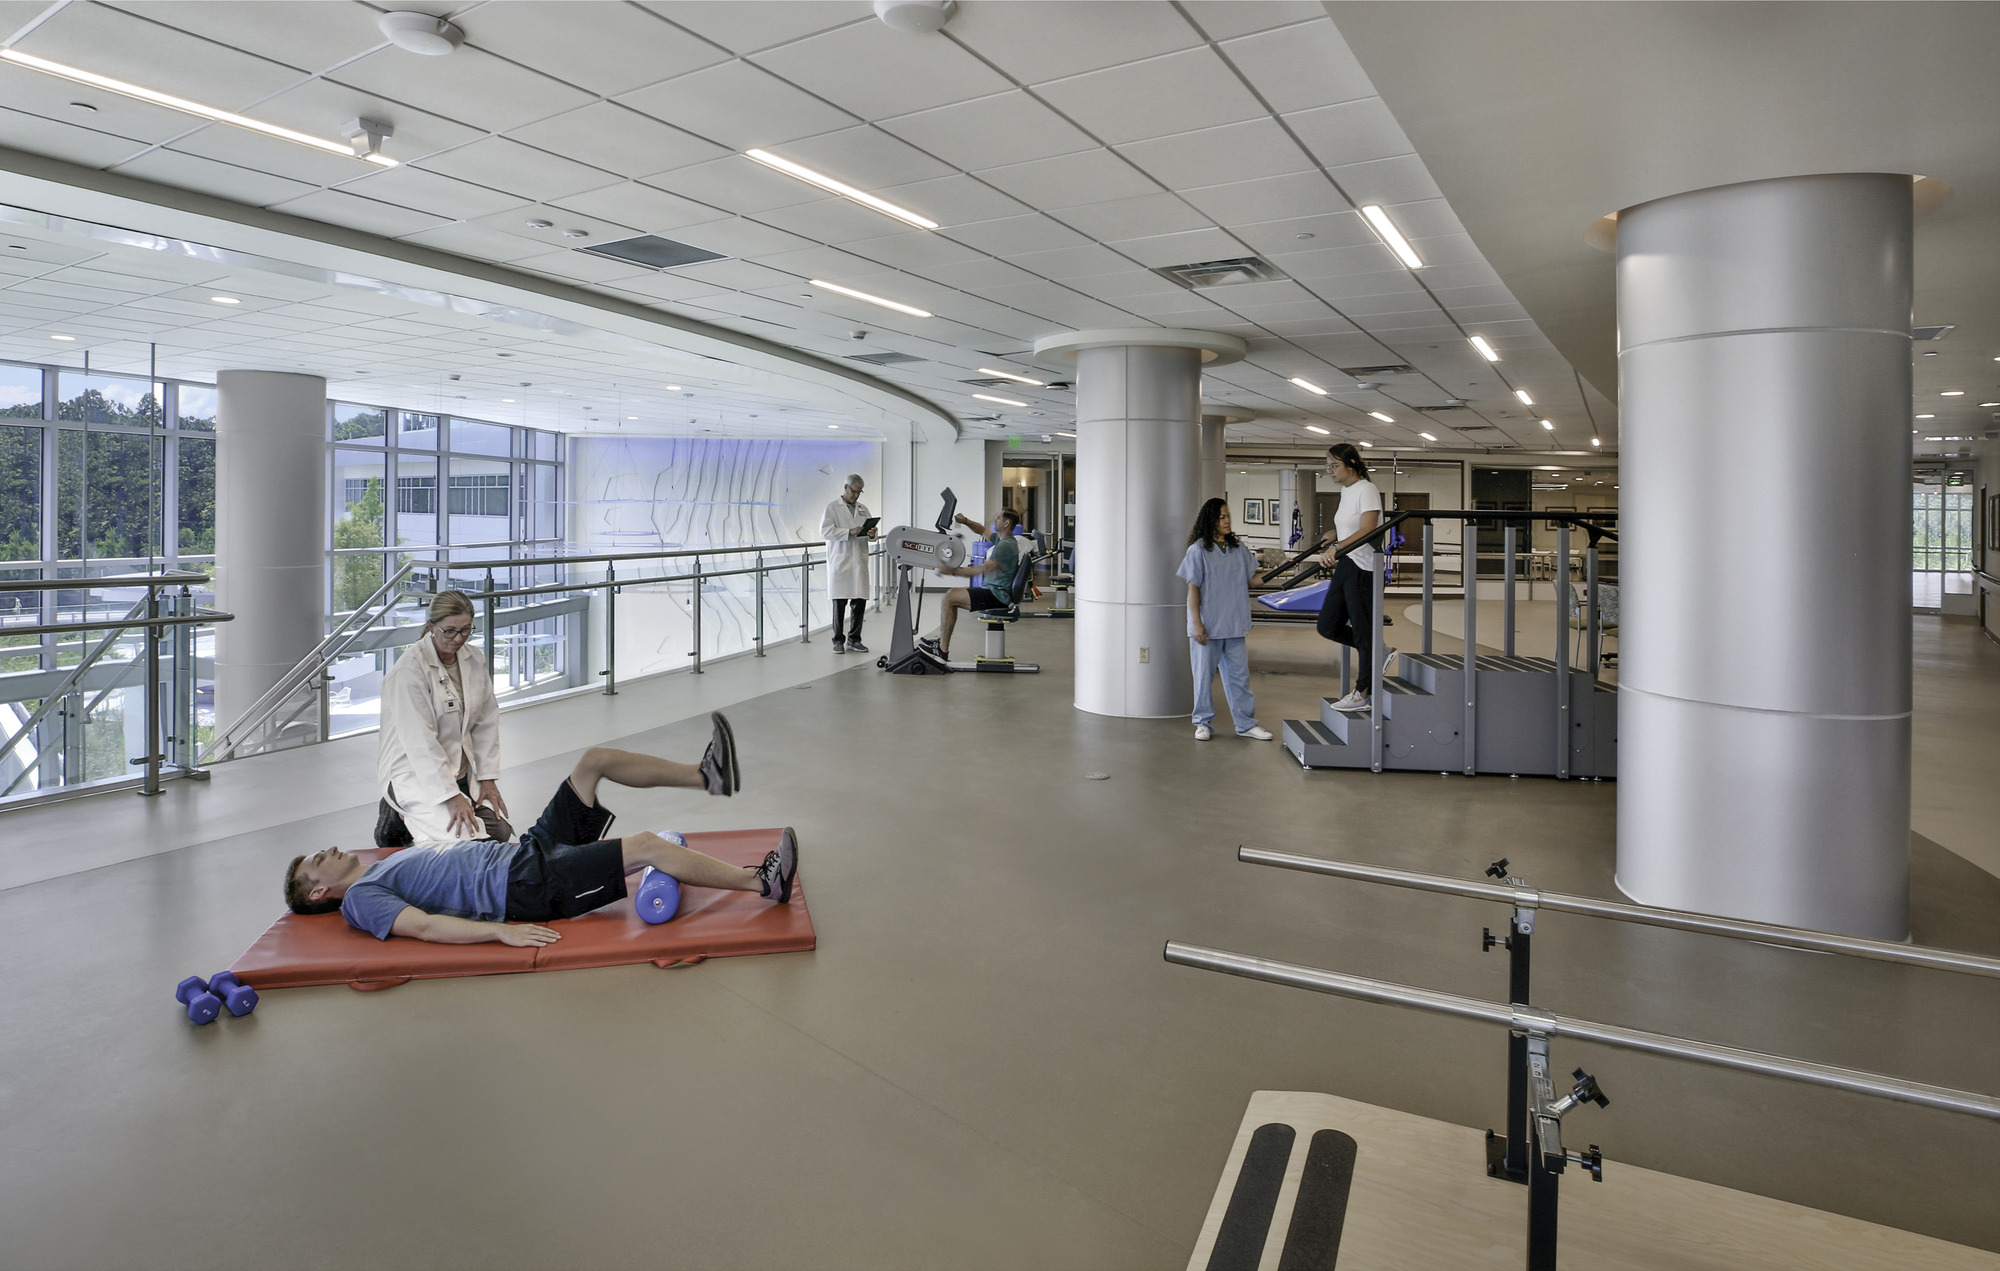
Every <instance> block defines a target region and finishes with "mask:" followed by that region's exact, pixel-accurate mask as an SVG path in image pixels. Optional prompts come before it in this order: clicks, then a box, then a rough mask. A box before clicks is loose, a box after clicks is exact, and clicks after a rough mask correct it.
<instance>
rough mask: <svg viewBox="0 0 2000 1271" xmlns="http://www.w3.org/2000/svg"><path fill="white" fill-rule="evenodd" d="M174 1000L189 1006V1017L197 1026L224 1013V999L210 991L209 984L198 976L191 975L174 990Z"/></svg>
mask: <svg viewBox="0 0 2000 1271" xmlns="http://www.w3.org/2000/svg"><path fill="white" fill-rule="evenodd" d="M174 1000H175V1001H177V1002H181V1003H184V1004H185V1005H186V1006H187V1017H188V1018H189V1019H191V1020H193V1021H194V1022H195V1023H197V1024H206V1023H208V1022H209V1021H210V1020H212V1019H214V1018H215V1017H216V1016H217V1015H220V1014H221V1013H222V999H221V998H219V997H217V996H216V995H215V994H213V993H211V992H209V991H208V982H207V981H206V980H204V979H202V978H201V977H200V976H198V975H190V976H189V977H188V978H187V979H185V980H182V981H181V982H180V983H179V984H178V985H176V986H175V988H174Z"/></svg>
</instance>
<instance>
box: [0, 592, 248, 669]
mask: <svg viewBox="0 0 2000 1271" xmlns="http://www.w3.org/2000/svg"><path fill="white" fill-rule="evenodd" d="M139 605H140V607H144V605H145V602H144V601H140V602H139ZM235 620H236V615H235V614H233V613H223V612H222V611H221V610H219V609H197V610H195V611H194V612H193V613H191V614H181V615H179V616H178V617H170V618H133V619H130V620H129V621H128V620H126V619H123V618H106V619H104V620H103V621H101V622H43V623H37V624H36V625H34V626H9V625H4V624H0V635H8V636H15V635H75V634H77V633H78V632H82V631H106V630H114V629H115V630H119V631H123V630H126V629H127V628H130V629H132V630H137V631H146V630H159V629H160V628H163V627H205V626H207V625H208V624H210V623H212V622H234V621H235ZM32 651H33V646H32V645H31V646H28V647H27V648H23V649H12V650H0V653H6V654H8V655H10V656H11V655H14V654H19V653H27V652H32Z"/></svg>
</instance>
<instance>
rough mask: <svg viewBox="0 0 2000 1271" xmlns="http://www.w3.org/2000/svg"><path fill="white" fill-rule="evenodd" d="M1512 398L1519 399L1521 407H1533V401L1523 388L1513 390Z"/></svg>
mask: <svg viewBox="0 0 2000 1271" xmlns="http://www.w3.org/2000/svg"><path fill="white" fill-rule="evenodd" d="M1514 396H1516V397H1518V398H1520V399H1521V405H1523V406H1533V405H1534V404H1535V399H1534V398H1532V397H1530V396H1528V390H1527V389H1525V388H1517V389H1515V390H1514Z"/></svg>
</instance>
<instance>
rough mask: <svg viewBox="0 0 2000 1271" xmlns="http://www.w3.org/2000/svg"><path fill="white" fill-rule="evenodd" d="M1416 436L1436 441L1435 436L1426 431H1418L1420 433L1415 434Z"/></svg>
mask: <svg viewBox="0 0 2000 1271" xmlns="http://www.w3.org/2000/svg"><path fill="white" fill-rule="evenodd" d="M1417 436H1419V437H1422V438H1423V439H1424V440H1425V441H1436V440H1437V438H1436V437H1433V436H1431V435H1430V434H1429V433H1427V432H1420V433H1418V434H1417Z"/></svg>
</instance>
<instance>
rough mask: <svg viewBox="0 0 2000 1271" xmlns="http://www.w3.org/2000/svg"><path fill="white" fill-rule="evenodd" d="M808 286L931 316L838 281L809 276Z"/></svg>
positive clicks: (887, 307)
mask: <svg viewBox="0 0 2000 1271" xmlns="http://www.w3.org/2000/svg"><path fill="white" fill-rule="evenodd" d="M806 286H808V287H823V288H825V289H826V290H828V291H837V292H839V293H840V294H841V295H843V296H853V297H854V298H855V299H856V300H866V301H867V302H868V303H869V304H871V305H881V306H882V307H883V308H884V309H894V310H895V311H896V312H897V313H907V314H909V315H910V316H911V317H912V318H928V317H930V316H931V315H930V314H929V312H927V311H926V310H923V309H919V308H916V307H915V306H914V305H906V304H901V303H898V302H897V301H894V300H884V299H883V298H882V297H880V296H871V295H869V294H868V293H867V292H865V291H856V290H855V289H854V288H852V287H843V286H841V285H840V284H839V283H837V282H827V281H825V280H823V279H819V278H808V279H806ZM974 396H977V394H974Z"/></svg>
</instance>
